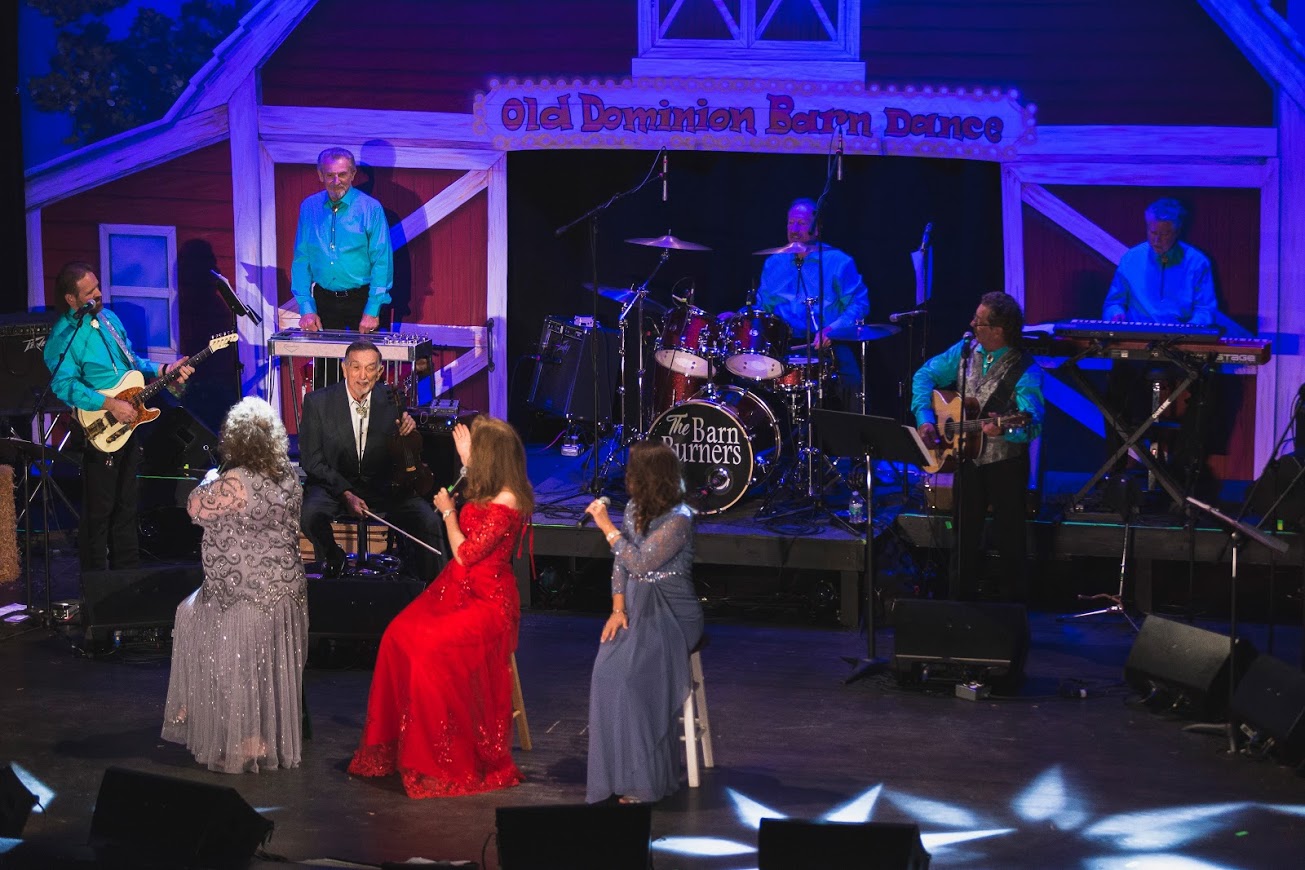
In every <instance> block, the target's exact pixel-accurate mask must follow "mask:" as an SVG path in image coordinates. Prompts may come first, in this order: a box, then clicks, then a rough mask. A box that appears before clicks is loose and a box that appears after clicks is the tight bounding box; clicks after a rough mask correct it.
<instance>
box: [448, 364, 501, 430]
mask: <svg viewBox="0 0 1305 870" xmlns="http://www.w3.org/2000/svg"><path fill="white" fill-rule="evenodd" d="M487 365H489V354H488V353H487V352H486V351H485V349H484V348H475V349H473V350H469V351H467V352H466V353H464V354H461V355H460V356H458V357H457V358H455V359H453V360H452V361H450V362H448V363H446V364H445V365H443V366H442V367H440V368H439V369H437V370H436V371H434V372H433V373H432V374H431V382H432V383H433V385H434V386H433V392H432V394H431V398H432V399H434V398H436V397H438V396H442V395H444V394H445V393H447V392H448V391H449V390H451V389H453V388H454V387H456V386H457V385H458V384H461V383H464V382H466V381H468V380H470V379H471V378H472V377H473V376H474V375H477V374H479V373H480V372H482V371H484V369H485V367H486V366H487ZM490 413H491V414H493V413H494V412H493V411H492V410H491V411H490ZM494 416H496V417H498V416H502V415H501V414H495V415H494Z"/></svg>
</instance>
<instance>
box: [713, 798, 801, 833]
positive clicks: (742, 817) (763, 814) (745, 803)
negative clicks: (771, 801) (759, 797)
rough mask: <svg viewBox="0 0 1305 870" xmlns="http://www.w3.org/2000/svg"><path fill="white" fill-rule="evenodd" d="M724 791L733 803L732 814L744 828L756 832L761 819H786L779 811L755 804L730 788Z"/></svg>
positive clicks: (759, 826) (759, 827)
mask: <svg viewBox="0 0 1305 870" xmlns="http://www.w3.org/2000/svg"><path fill="white" fill-rule="evenodd" d="M725 791H726V793H727V794H729V796H730V800H732V801H733V802H734V812H735V814H736V815H737V816H738V817H739V822H740V823H742V824H743V826H744V827H746V828H750V829H751V830H754V831H757V830H760V829H761V820H762V819H787V818H788V816H787V815H785V814H784V813H781V812H780V811H779V810H772V809H771V808H770V807H768V806H765V805H763V804H759V803H757V802H756V801H754V800H753V799H752V798H750V797H744V796H743V795H741V794H739V793H738V792H736V791H735V790H734V789H732V788H727V789H725Z"/></svg>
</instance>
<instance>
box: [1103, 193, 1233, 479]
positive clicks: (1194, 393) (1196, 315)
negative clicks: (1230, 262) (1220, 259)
mask: <svg viewBox="0 0 1305 870" xmlns="http://www.w3.org/2000/svg"><path fill="white" fill-rule="evenodd" d="M1145 219H1146V241H1145V242H1143V243H1141V244H1139V245H1136V246H1134V247H1132V248H1130V249H1129V250H1128V251H1126V252H1125V253H1124V256H1123V257H1121V258H1120V260H1119V266H1118V268H1117V269H1116V270H1115V276H1114V278H1113V279H1112V280H1111V282H1110V289H1109V290H1108V291H1107V292H1106V300H1105V305H1104V307H1103V310H1102V319H1104V320H1107V321H1128V322H1132V323H1147V322H1150V323H1177V324H1191V325H1197V326H1209V325H1211V324H1213V323H1214V322H1215V319H1216V315H1217V313H1218V303H1217V301H1216V299H1215V294H1214V276H1213V270H1212V269H1211V267H1210V259H1209V258H1208V257H1207V256H1206V255H1205V254H1203V253H1201V252H1200V251H1198V250H1197V249H1196V248H1194V247H1192V246H1191V245H1189V244H1187V243H1186V242H1183V241H1181V240H1180V239H1179V236H1181V235H1182V231H1183V228H1184V225H1185V224H1186V222H1187V211H1186V209H1184V208H1183V205H1182V204H1181V203H1180V202H1179V201H1178V200H1176V199H1169V198H1165V199H1159V200H1156V201H1155V202H1153V203H1151V205H1149V206H1148V207H1147V209H1146V214H1145ZM1172 374H1173V373H1172V372H1165V371H1163V370H1156V368H1155V366H1154V365H1153V364H1149V363H1133V362H1127V361H1122V360H1116V361H1115V364H1114V366H1113V368H1112V371H1111V375H1110V381H1109V385H1108V387H1107V397H1108V399H1107V400H1108V401H1109V403H1110V404H1111V406H1112V407H1113V408H1115V409H1116V410H1117V412H1120V413H1122V415H1123V417H1124V418H1125V419H1126V420H1127V421H1128V422H1129V423H1130V424H1133V425H1136V424H1139V423H1140V422H1141V421H1142V420H1144V419H1145V418H1146V416H1147V415H1149V414H1150V412H1151V397H1152V395H1153V391H1152V389H1151V384H1152V383H1153V382H1155V381H1156V380H1162V381H1165V382H1167V381H1169V380H1170V379H1171V378H1172ZM1213 387H1214V384H1213V378H1212V377H1210V376H1209V374H1208V373H1207V374H1205V375H1203V376H1202V377H1200V378H1199V379H1198V380H1197V381H1196V382H1195V383H1194V384H1193V385H1192V386H1191V388H1190V389H1189V397H1188V402H1187V410H1186V413H1184V414H1183V416H1182V420H1181V423H1180V426H1179V432H1178V436H1177V438H1176V439H1175V442H1174V444H1173V445H1172V449H1171V450H1170V451H1169V455H1168V464H1169V467H1170V469H1171V471H1172V472H1173V473H1174V474H1175V475H1176V476H1177V477H1178V478H1179V480H1180V481H1181V482H1182V483H1183V484H1184V486H1185V489H1186V490H1187V492H1189V493H1190V492H1192V491H1193V490H1194V488H1195V487H1196V485H1197V483H1198V479H1199V476H1200V474H1201V472H1202V471H1203V469H1204V466H1205V459H1206V455H1207V451H1206V445H1205V436H1206V429H1207V422H1208V418H1209V409H1210V406H1211V405H1212V403H1213V401H1214V390H1213ZM1119 444H1120V439H1119V438H1118V436H1117V435H1116V434H1115V433H1114V432H1113V431H1112V430H1109V429H1108V430H1107V433H1106V449H1107V452H1108V453H1113V452H1114V451H1115V449H1116V448H1117V447H1118V446H1119Z"/></svg>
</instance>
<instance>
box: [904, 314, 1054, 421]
mask: <svg viewBox="0 0 1305 870" xmlns="http://www.w3.org/2000/svg"><path fill="white" fill-rule="evenodd" d="M964 344H965V342H964V340H962V341H958V342H956V344H954V345H952V346H951V347H949V348H947V350H945V351H943V352H942V353H940V354H938V355H937V356H936V357H934V358H933V359H930V360H929V361H928V362H926V363H925V364H924V365H922V366H920V368H919V369H917V370H916V372H915V376H914V377H913V378H911V411H912V412H913V413H914V414H915V424H916V425H917V426H923V425H924V424H925V423H937V422H938V417H937V415H936V414H934V412H933V391H934V390H950V389H955V388H956V379H957V375H958V374H959V372H960V370H961V349H962V347H963V346H964ZM1009 351H1010V347H1009V346H1006V347H1002V348H998V349H997V350H994V351H991V352H989V351H985V350H984V349H983V345H980V344H976V345H975V346H974V356H973V357H971V364H972V365H978V366H981V367H982V368H981V372H983V373H985V374H986V373H987V371H988V369H989V368H991V367H992V365H993V364H994V363H996V362H997V360H999V359H1001V358H1002V357H1003V356H1005V355H1006V354H1007V353H1008V352H1009ZM1015 409H1016V410H1017V411H1022V412H1024V413H1026V414H1028V415H1029V424H1028V425H1027V426H1024V427H1022V428H1020V429H1016V430H1014V431H1013V432H1008V433H1006V434H1005V436H1004V437H1005V439H1006V440H1007V441H1009V442H1011V443H1012V444H1020V443H1024V442H1027V441H1030V440H1032V439H1034V438H1036V437H1038V435H1039V434H1040V433H1041V432H1042V418H1043V416H1045V414H1046V403H1045V402H1044V401H1043V398H1042V368H1041V367H1040V366H1038V365H1036V364H1034V365H1031V366H1029V367H1028V368H1027V369H1025V370H1024V374H1022V375H1020V379H1019V380H1018V381H1016V382H1015Z"/></svg>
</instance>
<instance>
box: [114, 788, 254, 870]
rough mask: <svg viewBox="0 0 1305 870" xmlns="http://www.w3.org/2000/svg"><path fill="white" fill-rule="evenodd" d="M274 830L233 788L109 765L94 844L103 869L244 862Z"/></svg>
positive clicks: (223, 865) (235, 863) (220, 866)
mask: <svg viewBox="0 0 1305 870" xmlns="http://www.w3.org/2000/svg"><path fill="white" fill-rule="evenodd" d="M272 827H273V823H272V822H271V821H270V820H268V819H265V818H263V817H262V816H260V815H259V814H258V813H256V812H254V809H253V808H252V807H251V806H250V805H249V804H247V803H245V801H244V799H243V798H241V797H240V794H239V793H238V792H237V791H236V790H235V789H234V788H231V787H230V786H221V785H209V784H208V783H202V782H191V781H190V780H185V779H175V778H173V777H169V776H161V775H159V774H156V773H142V772H140V771H135V770H126V769H125V768H121V767H110V768H109V769H108V770H106V771H105V772H104V779H103V780H102V781H101V783H100V793H99V796H98V797H97V798H96V799H95V812H94V814H93V815H92V816H91V838H90V845H91V848H92V849H94V850H95V853H96V856H97V858H98V860H99V861H100V862H101V863H100V864H97V866H101V865H102V864H108V865H110V866H116V867H215V868H227V867H244V866H246V865H248V864H249V862H250V859H251V858H253V855H254V851H255V850H256V849H258V847H259V846H261V845H263V844H265V843H266V842H267V841H268V840H269V839H270V838H271V836H272Z"/></svg>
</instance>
